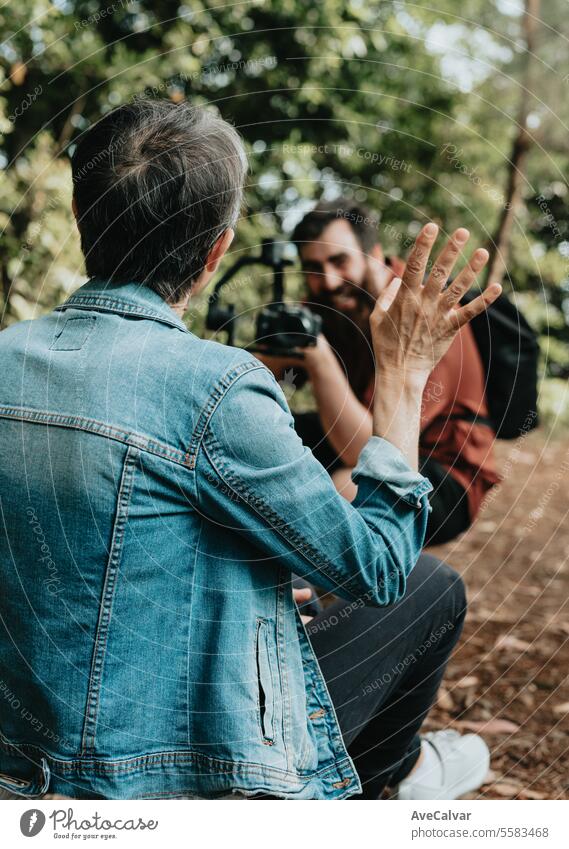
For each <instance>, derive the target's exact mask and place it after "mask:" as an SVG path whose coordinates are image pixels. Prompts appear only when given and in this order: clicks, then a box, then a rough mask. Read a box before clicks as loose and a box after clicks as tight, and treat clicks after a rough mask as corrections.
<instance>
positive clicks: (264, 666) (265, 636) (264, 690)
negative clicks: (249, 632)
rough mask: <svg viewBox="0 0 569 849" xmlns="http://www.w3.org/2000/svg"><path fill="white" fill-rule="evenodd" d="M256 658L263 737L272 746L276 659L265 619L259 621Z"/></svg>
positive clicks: (260, 721) (273, 739)
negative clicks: (272, 655) (272, 654)
mask: <svg viewBox="0 0 569 849" xmlns="http://www.w3.org/2000/svg"><path fill="white" fill-rule="evenodd" d="M255 658H256V664H257V684H258V703H259V724H260V726H261V736H262V738H263V742H264V743H266V744H267V745H272V744H273V743H274V741H275V679H274V671H273V668H274V663H275V659H274V658H272V657H271V648H270V643H269V628H268V625H267V622H266V621H265V620H264V619H257V630H256V638H255Z"/></svg>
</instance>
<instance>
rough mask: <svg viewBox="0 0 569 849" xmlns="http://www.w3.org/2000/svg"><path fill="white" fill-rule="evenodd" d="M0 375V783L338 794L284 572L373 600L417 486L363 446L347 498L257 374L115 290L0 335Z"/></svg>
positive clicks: (151, 297) (192, 792)
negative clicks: (354, 488)
mask: <svg viewBox="0 0 569 849" xmlns="http://www.w3.org/2000/svg"><path fill="white" fill-rule="evenodd" d="M0 362H1V363H2V372H3V375H2V382H1V384H0V513H1V527H0V570H1V573H0V581H1V586H2V591H1V593H0V788H4V789H7V790H10V791H12V792H15V793H17V794H20V795H21V796H25V797H39V796H41V795H42V794H44V793H46V792H50V793H61V794H63V795H67V796H72V797H81V798H103V797H105V798H117V799H119V798H168V797H172V798H175V797H184V796H195V797H210V798H215V797H221V796H224V795H227V794H230V793H236V792H239V793H242V794H245V795H252V794H255V793H268V794H271V795H274V796H277V797H283V798H295V799H304V798H311V799H340V798H344V797H347V796H350V795H352V794H354V793H358V792H359V791H360V782H359V779H358V775H357V773H356V770H355V768H354V765H353V763H352V761H351V760H350V757H349V756H348V754H347V752H346V749H345V746H344V744H343V741H342V737H341V733H340V730H339V726H338V722H337V719H336V716H335V713H334V707H333V705H332V703H331V700H330V696H329V694H328V691H327V689H326V685H325V682H324V680H323V677H322V675H321V673H320V670H319V667H318V664H317V661H316V659H315V656H314V654H313V651H312V649H311V645H310V642H309V640H308V638H307V635H306V632H305V630H304V626H303V624H302V622H301V619H300V616H299V613H298V609H297V608H296V605H295V603H294V601H293V596H292V589H291V573H293V572H295V573H297V574H298V575H301V576H303V577H305V578H307V579H308V580H309V581H311V582H313V583H316V584H318V585H319V586H321V587H324V588H325V589H327V590H330V591H333V592H335V593H337V594H339V595H340V596H343V597H344V598H346V599H351V600H361V599H363V601H364V602H365V603H366V604H370V605H385V604H390V603H391V602H394V601H396V600H397V599H399V598H400V597H401V596H402V595H403V593H404V591H405V585H406V578H407V575H408V574H409V572H410V570H411V569H412V568H413V565H414V564H415V562H416V559H417V557H418V554H419V552H420V549H421V546H422V543H423V538H424V533H425V526H426V521H427V513H428V505H427V493H428V492H429V491H430V489H431V485H430V483H429V481H428V480H426V479H425V478H424V477H422V476H421V475H419V474H417V473H415V472H413V471H412V470H411V469H410V468H409V466H408V465H407V463H406V461H405V460H404V458H403V456H402V454H401V453H400V452H399V451H398V450H397V449H396V448H395V447H393V446H392V445H391V444H390V443H388V442H386V441H385V440H383V439H380V438H378V437H372V438H371V439H370V440H369V442H368V443H367V444H366V446H365V448H364V449H363V451H362V453H361V455H360V458H359V462H358V464H357V467H356V469H355V471H354V473H353V478H354V481H355V482H356V483H357V485H358V491H357V497H356V500H355V501H354V502H353V504H349V503H348V502H347V501H345V500H344V499H343V498H342V497H341V496H339V495H338V494H337V492H336V490H335V488H334V486H333V483H332V481H331V479H330V477H329V475H328V474H327V473H326V471H325V470H324V468H323V467H322V466H321V465H320V464H319V463H318V462H317V461H316V460H315V459H314V457H313V455H312V453H311V452H310V451H309V450H308V449H307V448H306V447H304V446H303V444H302V442H301V440H300V439H299V437H298V436H297V434H296V432H295V430H294V427H293V421H292V417H291V414H290V411H289V408H288V405H287V402H286V400H285V397H284V395H283V392H282V390H281V388H280V386H279V384H278V383H277V381H276V380H275V378H274V377H273V375H272V374H271V373H270V372H269V370H268V369H267V368H266V367H265V366H264V365H262V364H261V363H260V362H259V361H258V360H257V359H255V358H254V357H253V356H252V355H251V354H249V353H247V352H246V351H244V350H242V349H237V348H232V347H228V346H225V345H221V344H219V343H217V342H214V341H208V340H203V339H199V338H197V337H196V336H195V335H194V334H193V333H191V332H190V331H189V330H188V329H187V328H186V326H185V325H184V323H183V322H182V320H181V319H180V318H178V316H177V315H176V313H174V312H173V310H172V309H171V308H170V307H169V306H168V305H167V303H166V302H165V301H163V300H162V299H161V298H160V297H159V296H158V295H157V294H156V293H154V292H153V291H151V290H150V289H148V288H145V287H142V286H140V285H137V284H136V283H129V284H125V285H110V284H105V283H104V282H101V281H96V280H93V281H90V282H89V283H87V284H86V285H84V286H83V287H82V288H80V289H79V290H78V291H77V292H76V293H75V294H74V295H73V296H72V297H71V298H70V299H69V300H67V301H66V303H64V304H63V305H61V306H59V307H57V308H56V309H55V310H54V311H53V312H51V313H50V314H48V315H46V316H44V317H42V318H40V319H37V320H34V321H28V322H21V323H19V324H16V325H13V326H11V327H9V328H8V329H7V330H5V331H4V332H2V333H1V334H0Z"/></svg>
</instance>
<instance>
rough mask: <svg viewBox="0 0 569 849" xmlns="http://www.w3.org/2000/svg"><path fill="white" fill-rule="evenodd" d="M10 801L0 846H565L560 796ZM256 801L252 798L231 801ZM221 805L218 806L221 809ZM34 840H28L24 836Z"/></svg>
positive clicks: (1, 814) (568, 806)
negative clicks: (290, 800)
mask: <svg viewBox="0 0 569 849" xmlns="http://www.w3.org/2000/svg"><path fill="white" fill-rule="evenodd" d="M228 801H233V800H224V801H219V802H207V801H132V802H131V801H102V802H99V801H95V802H87V801H72V800H71V801H67V800H57V801H49V802H41V801H40V802H35V803H30V802H24V801H19V800H18V801H6V802H5V803H4V804H3V805H2V806H1V807H0V818H1V827H2V845H3V846H9V847H10V848H11V847H13V846H21V845H27V846H30V845H33V846H38V847H40V846H42V845H45V844H49V845H52V846H53V845H54V843H56V844H61V845H63V846H68V845H70V844H76V845H80V844H81V845H85V844H86V843H88V844H89V845H93V843H95V842H96V845H99V846H101V845H102V844H105V845H107V846H108V845H111V846H117V847H118V846H121V847H125V849H126V847H130V846H161V847H167V849H175V847H183V849H193V847H198V846H199V849H204V847H212V849H221V847H227V849H233V847H235V845H236V844H238V845H239V846H247V847H254V849H265V845H266V849H293V847H297V846H298V847H305V846H308V845H310V846H314V847H316V849H318V847H323V849H360V848H361V849H364V847H365V849H367V847H372V848H373V849H375V848H376V847H377V849H387V847H393V849H407V847H433V849H443V847H445V846H448V847H449V849H455V847H460V846H478V847H480V849H484V847H492V849H495V848H496V846H498V845H499V846H500V847H503V848H504V849H505V847H516V846H520V847H524V849H533V848H534V847H535V849H566V847H567V846H569V836H568V833H567V824H566V823H567V819H568V814H569V802H566V801H549V802H547V801H505V800H504V801H470V802H469V801H465V802H395V801H383V802H360V803H359V804H358V805H356V806H354V805H350V804H346V803H345V802H328V803H326V802H322V803H321V804H320V806H319V807H318V810H316V808H311V807H310V805H311V804H313V803H311V802H301V803H299V805H297V807H296V808H294V810H292V809H291V808H290V805H286V804H284V803H282V802H278V801H273V800H267V801H264V803H263V804H257V805H251V804H250V803H249V804H247V805H243V804H241V805H236V804H228ZM235 801H249V802H251V801H253V800H235ZM220 805H223V810H222V808H220V807H219V806H220ZM31 840H33V841H34V842H33V843H31V844H30V841H31Z"/></svg>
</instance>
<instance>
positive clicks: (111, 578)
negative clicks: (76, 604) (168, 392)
mask: <svg viewBox="0 0 569 849" xmlns="http://www.w3.org/2000/svg"><path fill="white" fill-rule="evenodd" d="M138 457H139V451H138V450H137V449H136V448H133V447H132V446H129V448H128V449H127V451H126V455H125V459H124V463H123V469H122V475H121V482H120V486H119V492H118V497H117V514H116V518H115V524H114V528H113V537H112V541H111V549H110V552H109V559H108V563H107V568H106V570H105V583H104V586H103V593H102V599H101V611H100V615H99V621H98V623H97V632H96V635H95V646H94V650H93V660H92V664H91V674H90V680H89V691H88V694H87V704H86V709H85V725H84V728H83V739H82V741H81V754H82V755H85V754H87V753H89V752H93V750H94V747H95V734H96V729H97V721H98V715H99V704H100V696H101V682H102V678H103V670H104V665H105V655H106V648H107V640H108V636H109V629H110V623H111V618H112V611H113V601H114V595H115V590H116V585H117V574H118V569H119V563H120V558H121V554H122V547H123V542H124V536H125V529H126V522H127V519H128V510H129V505H130V498H131V495H132V490H133V481H134V472H135V468H136V463H137V461H138Z"/></svg>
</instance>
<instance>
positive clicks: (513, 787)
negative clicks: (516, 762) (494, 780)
mask: <svg viewBox="0 0 569 849" xmlns="http://www.w3.org/2000/svg"><path fill="white" fill-rule="evenodd" d="M489 789H490V790H493V791H494V793H497V794H498V796H504V797H505V798H506V799H511V798H513V797H514V796H517V795H518V793H519V792H520V790H521V789H522V788H521V787H520V785H519V784H510V783H507V782H506V781H501V782H499V783H498V784H492V786H491V787H490V788H489Z"/></svg>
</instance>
